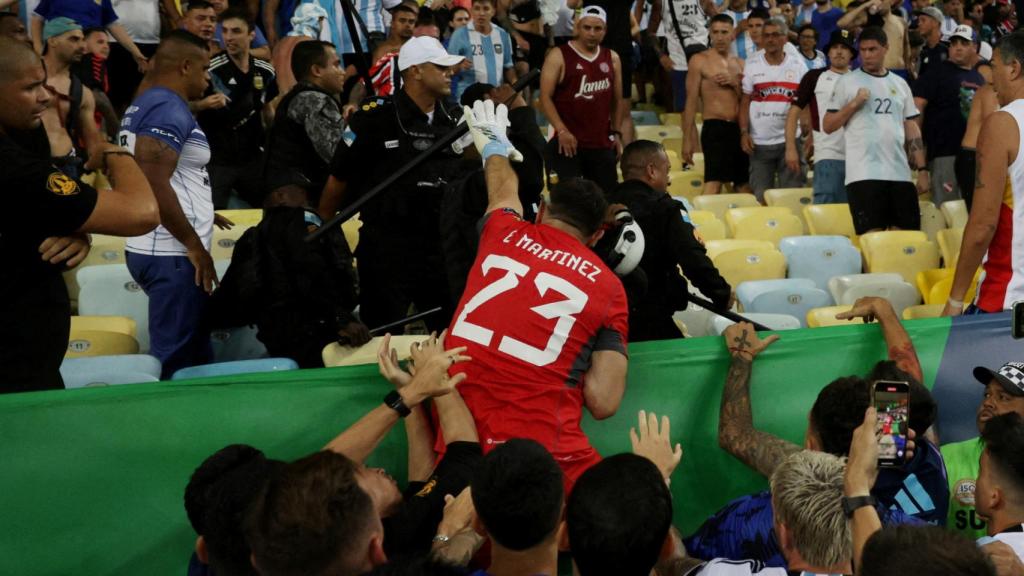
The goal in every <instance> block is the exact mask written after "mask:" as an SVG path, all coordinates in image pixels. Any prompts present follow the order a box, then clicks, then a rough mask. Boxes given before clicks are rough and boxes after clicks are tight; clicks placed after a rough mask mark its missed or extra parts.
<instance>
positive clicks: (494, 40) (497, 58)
mask: <svg viewBox="0 0 1024 576" xmlns="http://www.w3.org/2000/svg"><path fill="white" fill-rule="evenodd" d="M472 27H473V23H472V22H471V23H470V24H469V25H467V26H463V27H462V28H459V29H458V30H456V31H455V32H454V33H452V38H451V40H450V41H449V42H448V52H449V53H450V54H456V55H458V56H463V57H465V58H466V59H467V60H469V62H470V64H472V65H473V68H472V69H471V70H464V71H462V72H459V73H458V74H457V75H456V83H455V93H454V94H453V95H452V96H453V97H454V99H455V100H456V101H458V100H459V98H461V97H462V93H463V92H464V91H465V90H466V88H469V87H470V86H472V85H473V84H475V83H477V82H483V83H485V84H491V85H492V86H499V85H501V83H502V78H503V77H504V72H505V69H506V68H511V67H512V66H513V65H514V64H513V63H512V39H511V37H510V36H509V35H508V32H505V30H503V29H502V28H500V27H498V26H493V25H492V26H491V33H490V34H481V33H480V32H477V31H476V30H473V29H472Z"/></svg>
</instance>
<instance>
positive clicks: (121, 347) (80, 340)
mask: <svg viewBox="0 0 1024 576" xmlns="http://www.w3.org/2000/svg"><path fill="white" fill-rule="evenodd" d="M138 353H139V343H138V341H137V340H135V338H132V337H131V336H129V335H127V334H121V333H119V332H106V331H104V330H75V331H72V332H71V335H70V337H69V338H68V350H67V352H65V353H64V357H65V358H82V357H83V356H109V355H112V354H138Z"/></svg>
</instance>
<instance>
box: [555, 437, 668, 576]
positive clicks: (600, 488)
mask: <svg viewBox="0 0 1024 576" xmlns="http://www.w3.org/2000/svg"><path fill="white" fill-rule="evenodd" d="M565 519H566V524H568V529H569V547H570V548H571V550H572V558H573V560H574V561H575V563H576V568H577V569H579V572H580V574H581V575H582V576H593V575H595V574H616V575H617V576H647V574H649V573H650V571H651V569H652V568H654V565H655V564H656V563H657V561H658V557H659V556H660V555H661V549H662V546H663V545H664V542H665V537H666V536H667V535H668V531H669V528H670V527H671V525H672V495H671V494H670V493H669V491H668V486H667V485H666V484H665V479H664V478H662V476H661V472H660V471H659V470H658V467H657V466H655V465H654V463H653V462H651V461H650V460H648V459H646V458H644V457H642V456H637V455H635V454H617V455H615V456H611V457H609V458H606V459H604V460H602V461H601V462H599V463H597V464H595V465H594V466H593V467H592V468H590V469H589V470H587V471H586V472H584V473H583V474H582V475H581V476H580V477H579V480H577V481H576V485H575V486H574V487H573V490H572V493H571V494H570V495H569V506H568V508H567V509H566V514H565Z"/></svg>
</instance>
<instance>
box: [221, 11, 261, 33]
mask: <svg viewBox="0 0 1024 576" xmlns="http://www.w3.org/2000/svg"><path fill="white" fill-rule="evenodd" d="M231 19H235V20H241V21H242V22H245V25H246V27H248V29H249V31H250V32H252V30H253V27H252V24H253V22H252V16H251V15H250V14H249V11H248V10H246V9H245V8H242V7H240V6H230V7H229V8H228V9H227V10H225V11H223V12H221V14H220V16H218V17H217V22H224V21H225V20H231Z"/></svg>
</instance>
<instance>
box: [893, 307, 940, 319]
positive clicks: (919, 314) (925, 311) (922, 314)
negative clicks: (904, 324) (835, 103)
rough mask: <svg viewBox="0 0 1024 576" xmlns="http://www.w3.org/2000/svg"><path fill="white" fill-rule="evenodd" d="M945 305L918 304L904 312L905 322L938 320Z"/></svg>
mask: <svg viewBox="0 0 1024 576" xmlns="http://www.w3.org/2000/svg"><path fill="white" fill-rule="evenodd" d="M943 306H944V305H943V304H918V305H917V306H911V307H909V308H906V309H904V310H903V319H904V320H918V319H921V318H938V317H939V316H941V315H942V308H943Z"/></svg>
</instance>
